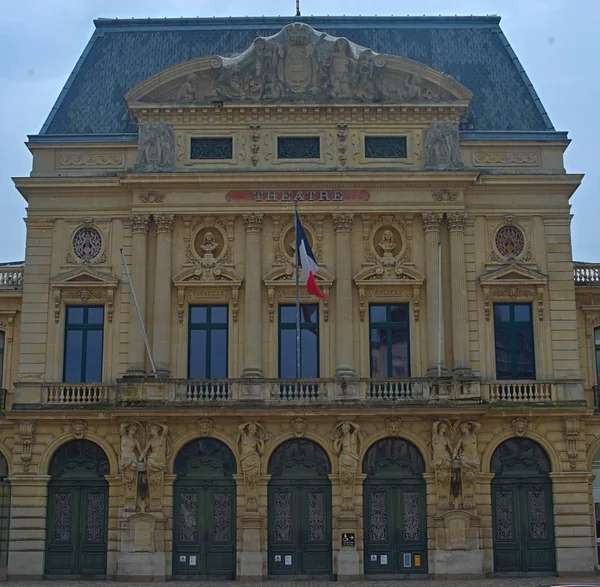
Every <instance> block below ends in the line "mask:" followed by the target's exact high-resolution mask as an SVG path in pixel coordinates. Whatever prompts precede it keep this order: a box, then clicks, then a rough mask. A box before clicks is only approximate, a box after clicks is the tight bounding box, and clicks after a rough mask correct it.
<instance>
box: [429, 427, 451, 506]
mask: <svg viewBox="0 0 600 587" xmlns="http://www.w3.org/2000/svg"><path fill="white" fill-rule="evenodd" d="M448 432H449V427H448V424H447V423H446V422H440V421H435V422H434V423H433V428H432V430H431V443H430V445H431V461H432V465H433V471H434V474H435V486H436V491H437V496H438V508H439V509H442V510H444V509H449V508H450V484H451V482H452V453H453V451H452V444H451V442H450V438H449V436H448Z"/></svg>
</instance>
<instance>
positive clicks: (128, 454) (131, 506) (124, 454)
mask: <svg viewBox="0 0 600 587" xmlns="http://www.w3.org/2000/svg"><path fill="white" fill-rule="evenodd" d="M142 430H143V429H142V426H141V425H140V424H139V423H137V422H131V423H128V424H121V442H120V453H119V472H120V473H121V477H122V479H123V488H124V492H125V506H124V509H125V511H126V512H135V511H136V506H137V498H138V462H139V461H140V460H141V459H140V455H141V454H142V447H141V440H140V438H141V436H142Z"/></svg>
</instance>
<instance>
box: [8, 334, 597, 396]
mask: <svg viewBox="0 0 600 587" xmlns="http://www.w3.org/2000/svg"><path fill="white" fill-rule="evenodd" d="M597 334H600V326H599V327H597V328H594V358H595V359H596V385H600V356H599V353H600V340H596V335H597ZM599 338H600V337H599ZM0 375H1V374H0Z"/></svg>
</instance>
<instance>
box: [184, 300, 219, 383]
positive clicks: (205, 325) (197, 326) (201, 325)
mask: <svg viewBox="0 0 600 587" xmlns="http://www.w3.org/2000/svg"><path fill="white" fill-rule="evenodd" d="M194 308H206V320H207V321H206V322H192V311H193V309H194ZM215 308H223V309H225V312H226V316H227V321H226V322H211V319H212V312H213V309H215ZM192 330H203V331H205V332H206V349H205V353H206V354H205V357H204V360H205V361H206V364H205V372H206V377H203V379H223V377H218V378H217V377H212V375H211V374H210V372H211V355H212V342H211V337H210V334H211V332H212V331H213V330H224V331H225V377H224V379H227V378H228V377H229V306H228V305H227V304H191V305H190V306H189V308H188V352H187V359H188V362H187V374H188V379H192V377H191V374H190V367H191V364H192V337H191V332H192Z"/></svg>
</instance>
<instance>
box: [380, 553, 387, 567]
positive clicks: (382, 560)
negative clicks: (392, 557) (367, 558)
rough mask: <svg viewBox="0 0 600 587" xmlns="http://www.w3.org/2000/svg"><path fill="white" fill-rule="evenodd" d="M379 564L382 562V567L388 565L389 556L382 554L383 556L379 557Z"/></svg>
mask: <svg viewBox="0 0 600 587" xmlns="http://www.w3.org/2000/svg"><path fill="white" fill-rule="evenodd" d="M379 562H380V563H381V564H382V565H387V554H382V555H381V556H380V557H379Z"/></svg>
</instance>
